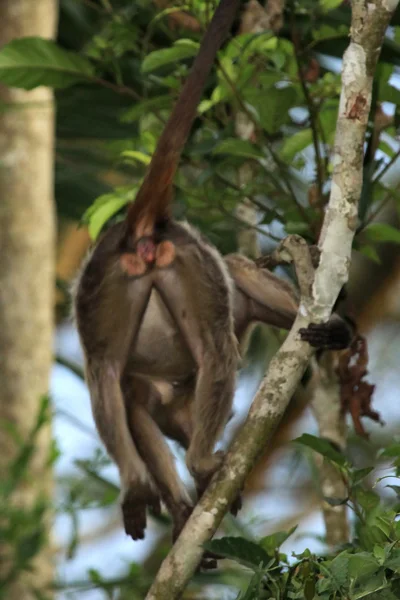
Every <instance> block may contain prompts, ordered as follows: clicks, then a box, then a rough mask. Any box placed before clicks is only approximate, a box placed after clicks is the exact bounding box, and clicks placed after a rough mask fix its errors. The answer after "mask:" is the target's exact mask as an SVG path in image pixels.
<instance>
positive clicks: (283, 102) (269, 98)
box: [243, 86, 297, 133]
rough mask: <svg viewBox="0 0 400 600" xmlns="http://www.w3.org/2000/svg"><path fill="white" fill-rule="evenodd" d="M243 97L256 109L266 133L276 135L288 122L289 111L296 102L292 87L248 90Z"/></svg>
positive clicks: (294, 91)
mask: <svg viewBox="0 0 400 600" xmlns="http://www.w3.org/2000/svg"><path fill="white" fill-rule="evenodd" d="M243 95H244V97H245V99H246V101H247V102H249V103H250V104H251V105H252V106H253V107H254V108H255V109H256V111H257V113H258V117H259V121H260V123H261V125H262V126H263V127H264V129H265V130H266V131H267V132H268V133H276V132H277V131H278V130H279V128H280V127H281V126H282V125H283V124H284V123H287V122H288V121H289V120H290V116H289V109H290V108H293V107H294V106H295V104H296V101H297V92H296V90H295V88H294V87H293V86H286V87H281V88H278V87H271V88H269V89H268V90H265V89H260V90H258V89H257V88H248V89H246V90H244V92H243Z"/></svg>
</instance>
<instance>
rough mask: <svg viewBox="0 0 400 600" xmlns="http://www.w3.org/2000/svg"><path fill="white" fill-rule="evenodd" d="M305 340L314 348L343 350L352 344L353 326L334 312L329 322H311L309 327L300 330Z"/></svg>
mask: <svg viewBox="0 0 400 600" xmlns="http://www.w3.org/2000/svg"><path fill="white" fill-rule="evenodd" d="M299 334H300V337H301V339H302V340H303V342H308V343H309V344H310V345H311V346H313V347H314V348H320V349H323V350H343V348H348V347H349V346H350V343H351V340H352V338H353V328H352V327H350V324H349V323H348V322H347V321H345V320H344V319H342V318H341V317H339V315H337V314H333V315H332V316H331V318H330V319H329V321H328V322H327V323H310V325H309V326H308V327H307V328H303V329H300V330H299Z"/></svg>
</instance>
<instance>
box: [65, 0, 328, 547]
mask: <svg viewBox="0 0 400 600" xmlns="http://www.w3.org/2000/svg"><path fill="white" fill-rule="evenodd" d="M238 4H239V0H221V2H220V5H219V7H218V9H217V11H216V13H215V15H214V18H213V20H212V22H211V24H210V28H209V30H208V32H207V34H206V36H205V38H204V40H203V43H202V46H201V49H200V52H199V55H198V57H197V59H196V61H195V63H194V67H193V70H192V73H191V75H190V76H189V79H188V81H187V83H186V84H185V86H184V89H183V92H182V94H181V96H180V98H179V100H178V103H177V105H176V108H175V109H174V111H173V112H172V114H171V117H170V119H169V121H168V123H167V126H166V129H165V131H164V133H163V134H162V136H161V138H160V142H159V145H158V146H157V149H156V152H155V154H154V156H153V159H152V162H151V165H150V168H149V171H148V173H147V175H146V177H145V180H144V182H143V186H142V187H141V189H140V190H139V193H138V197H137V200H136V202H135V203H134V204H133V206H132V208H131V209H130V210H129V212H128V215H127V219H126V220H125V221H124V222H123V223H119V224H117V225H114V226H112V227H111V228H110V229H109V230H108V231H107V232H106V233H105V234H104V235H103V236H101V238H100V240H99V241H98V243H97V245H96V247H95V248H94V250H93V252H92V254H91V255H90V257H89V259H88V261H87V262H86V265H85V267H84V268H83V270H82V274H81V276H80V279H79V282H78V285H77V286H76V289H75V292H74V308H75V315H76V321H77V326H78V331H79V335H80V339H81V343H82V347H83V350H84V352H85V358H86V374H87V381H88V385H89V388H90V395H91V401H92V407H93V415H94V418H95V421H96V425H97V429H98V431H99V434H100V436H101V438H102V440H103V442H104V444H105V446H106V448H107V450H108V452H109V454H110V456H111V457H112V458H113V459H114V460H115V462H116V463H117V465H118V469H119V473H120V478H121V487H122V512H123V519H124V525H125V530H126V532H127V533H128V534H129V535H131V536H132V538H133V539H138V538H142V537H143V536H144V531H145V527H146V509H147V507H151V508H152V509H153V510H156V511H157V510H159V502H160V497H161V498H162V500H163V501H164V502H165V504H166V505H167V507H168V509H169V511H170V513H171V515H172V517H173V520H174V536H175V537H176V536H177V535H179V532H180V530H181V529H182V527H183V525H184V523H185V521H186V519H187V517H188V515H189V514H190V511H191V509H192V506H191V502H190V500H189V498H188V495H187V493H186V490H185V489H184V487H183V486H182V484H181V482H180V480H179V478H178V475H177V473H176V470H175V467H174V463H173V459H172V457H171V455H170V453H169V451H168V447H167V446H166V444H165V441H164V438H163V435H166V436H169V437H171V438H173V439H176V440H177V441H178V442H180V443H181V444H182V445H183V446H184V448H185V449H186V450H187V453H186V462H187V465H188V468H189V470H190V472H191V473H192V475H193V477H194V478H195V480H196V485H197V489H198V491H199V493H200V494H201V493H202V492H203V490H204V488H205V486H206V485H207V483H208V481H209V480H210V478H211V476H212V475H213V473H214V472H215V470H216V469H217V468H218V467H219V465H220V464H221V460H222V458H223V454H222V453H221V452H214V447H215V444H216V442H217V441H218V439H219V436H220V434H221V432H222V430H223V428H224V426H225V424H226V422H227V419H228V418H229V415H230V413H231V407H232V398H233V394H234V387H235V373H236V368H237V365H238V348H237V340H238V339H241V338H242V337H243V336H244V335H245V333H246V330H247V329H248V327H249V325H251V323H253V322H255V321H263V322H266V323H270V324H272V325H277V326H279V327H290V326H291V324H292V322H293V320H294V317H295V315H296V310H297V304H296V300H295V297H294V295H293V293H292V290H291V288H289V287H288V286H287V284H285V283H283V282H282V281H280V280H279V279H278V278H276V277H275V276H274V275H272V274H271V273H268V272H267V271H262V270H261V269H258V268H257V267H256V266H255V265H254V264H253V263H252V262H251V261H248V260H247V259H245V258H244V257H239V256H236V255H231V256H230V257H227V258H226V260H225V261H224V260H223V259H222V257H221V256H220V255H219V253H218V251H217V250H216V249H215V248H214V247H213V246H212V245H211V244H210V243H209V242H208V241H207V240H205V239H204V237H203V236H201V234H200V233H199V232H197V231H196V230H194V229H193V228H191V227H190V226H189V225H185V224H179V223H177V222H175V221H174V220H173V219H171V217H170V203H171V197H172V181H173V176H174V173H175V170H176V167H177V164H178V160H179V156H180V152H181V149H182V147H183V144H184V142H185V140H186V138H187V136H188V133H189V130H190V126H191V123H192V121H193V119H194V116H195V114H196V106H197V103H198V100H199V98H200V95H201V90H202V88H203V85H204V82H205V79H206V77H207V74H208V72H209V69H210V67H211V64H212V61H213V58H214V56H215V53H216V51H217V50H218V48H219V45H220V43H221V41H222V40H223V39H224V37H225V35H226V33H227V31H228V30H229V27H230V23H231V22H232V20H233V17H234V14H235V12H236V8H237V6H238ZM138 242H140V243H138ZM306 333H307V332H306ZM313 335H317V336H319V337H318V339H322V342H323V343H324V341H325V338H324V337H322V338H321V331H320V330H319V329H318V327H317V329H316V330H315V331H314V333H313ZM306 339H307V338H306Z"/></svg>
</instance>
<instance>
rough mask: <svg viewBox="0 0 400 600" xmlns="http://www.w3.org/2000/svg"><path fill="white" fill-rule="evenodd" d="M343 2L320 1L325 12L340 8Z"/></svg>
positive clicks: (341, 0)
mask: <svg viewBox="0 0 400 600" xmlns="http://www.w3.org/2000/svg"><path fill="white" fill-rule="evenodd" d="M342 2H343V0H319V5H320V7H321V9H322V10H323V11H324V12H328V11H330V10H333V9H334V8H337V7H338V6H340V4H342Z"/></svg>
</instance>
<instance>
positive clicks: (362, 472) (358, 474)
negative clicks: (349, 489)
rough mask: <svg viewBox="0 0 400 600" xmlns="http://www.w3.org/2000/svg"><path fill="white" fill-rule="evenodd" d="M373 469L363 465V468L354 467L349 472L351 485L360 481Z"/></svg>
mask: <svg viewBox="0 0 400 600" xmlns="http://www.w3.org/2000/svg"><path fill="white" fill-rule="evenodd" d="M373 470H374V467H365V468H364V469H354V471H353V472H352V474H351V482H352V484H353V485H355V484H356V483H360V481H362V480H363V479H365V478H366V477H368V475H369V474H370V473H372V471H373Z"/></svg>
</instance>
